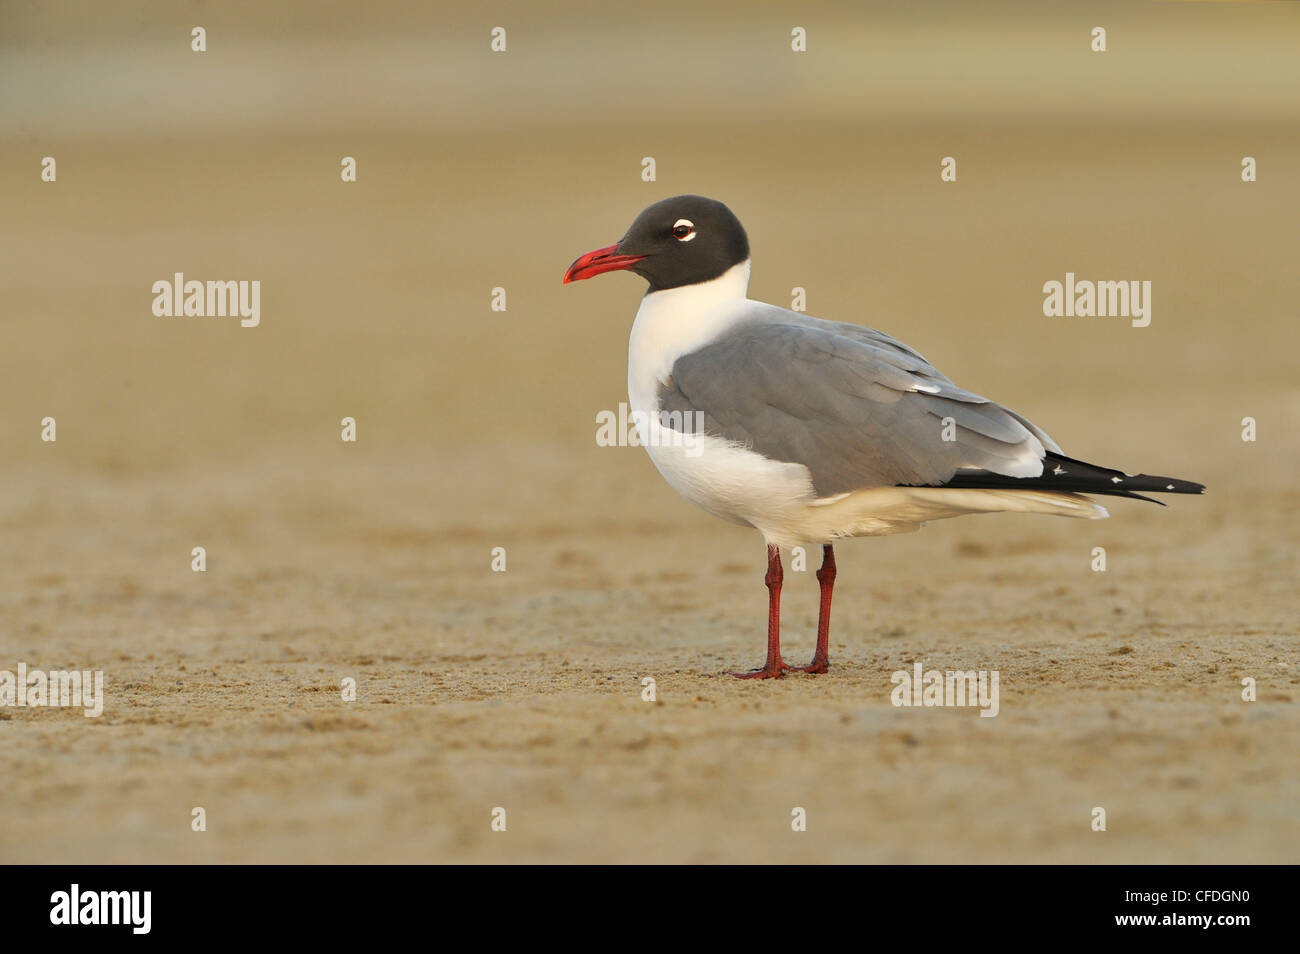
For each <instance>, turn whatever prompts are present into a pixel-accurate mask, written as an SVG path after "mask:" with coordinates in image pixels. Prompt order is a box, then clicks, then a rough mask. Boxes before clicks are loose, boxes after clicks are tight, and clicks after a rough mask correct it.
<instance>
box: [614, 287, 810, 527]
mask: <svg viewBox="0 0 1300 954" xmlns="http://www.w3.org/2000/svg"><path fill="white" fill-rule="evenodd" d="M748 286H749V262H748V261H745V262H741V263H740V264H739V265H736V266H734V267H733V268H731V269H730V270H728V271H727V272H725V273H724V274H722V275H721V276H719V277H718V278H715V279H713V280H712V281H709V282H701V283H700V284H698V285H686V286H683V287H681V288H669V289H665V290H663V291H657V292H652V293H650V294H649V295H646V296H645V298H644V299H642V301H641V307H640V309H639V310H638V311H637V314H636V322H635V323H634V324H633V325H632V335H631V338H630V340H629V342H628V361H627V391H628V401H629V403H630V406H631V408H632V411H633V412H634V415H635V416H636V418H637V420H638V430H639V431H640V432H641V442H642V444H643V445H645V448H646V451H647V452H648V453H649V454H650V459H651V460H653V461H654V463H655V466H656V467H657V468H658V469H659V473H661V474H662V475H663V477H664V479H665V480H666V481H668V483H669V484H670V485H671V486H672V487H673V489H674V490H676V491H677V492H678V493H679V494H681V495H682V496H683V497H685V498H686V499H687V500H690V501H691V502H692V503H695V504H698V505H699V506H701V507H703V508H704V509H705V510H707V511H709V512H710V513H712V514H714V515H715V516H718V517H721V518H723V519H724V520H730V521H732V522H733V523H740V524H747V525H750V526H755V527H758V528H760V529H761V528H763V527H765V526H770V525H771V523H772V521H773V519H774V518H777V517H778V515H785V516H788V517H789V518H793V517H794V516H795V514H797V513H799V512H801V511H802V509H803V508H804V507H806V506H807V505H808V502H809V501H810V500H811V499H812V498H813V496H814V494H813V486H812V478H811V475H810V474H809V473H808V469H807V468H806V467H804V466H803V465H802V464H791V463H782V462H780V461H772V460H767V459H766V458H764V457H763V456H762V455H760V454H756V453H754V452H752V451H749V450H746V449H744V448H742V447H739V446H737V445H734V444H731V443H729V442H727V441H724V440H721V439H720V438H716V437H704V436H702V435H701V434H699V433H698V432H696V431H695V430H693V429H691V428H689V427H688V428H687V432H686V433H681V432H679V431H677V430H676V429H674V428H671V427H665V426H664V425H663V424H662V423H661V422H660V420H659V416H658V415H659V397H658V395H659V388H660V386H661V385H663V384H664V383H665V382H666V381H667V380H668V378H669V377H670V376H671V374H672V368H673V363H674V362H675V361H676V360H677V359H678V358H680V357H681V356H682V355H683V354H687V353H688V352H691V351H695V350H697V349H699V348H701V347H704V346H705V345H707V344H708V343H709V342H710V341H713V340H714V339H716V338H717V337H719V336H720V335H722V334H723V333H725V332H726V331H727V329H729V328H731V327H732V326H733V325H735V324H736V322H737V321H739V320H741V319H742V316H743V314H744V311H745V308H746V306H747V305H751V304H753V303H752V302H750V301H749V300H748V299H747V298H746V297H745V292H746V290H747V288H748Z"/></svg>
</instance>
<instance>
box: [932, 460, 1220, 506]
mask: <svg viewBox="0 0 1300 954" xmlns="http://www.w3.org/2000/svg"><path fill="white" fill-rule="evenodd" d="M943 486H945V487H960V488H967V489H972V490H974V489H986V490H1003V489H1019V490H1060V491H1064V492H1067V493H1076V494H1104V495H1106V496H1108V497H1132V498H1133V499H1135V500H1146V501H1149V502H1150V503H1155V504H1160V505H1161V506H1162V507H1163V506H1164V504H1163V503H1161V502H1160V501H1159V500H1154V499H1152V498H1151V497H1146V496H1143V494H1144V493H1157V494H1203V493H1205V485H1204V484H1198V483H1195V482H1194V481H1191V480H1180V479H1179V478H1177V477H1154V476H1152V475H1150V474H1126V473H1124V472H1123V471H1118V470H1112V469H1111V468H1109V467H1100V466H1098V465H1097V464H1089V463H1086V462H1084V461H1081V460H1075V459H1074V458H1072V457H1066V456H1064V455H1062V454H1056V453H1052V452H1048V454H1047V457H1046V459H1045V460H1044V461H1043V474H1042V476H1041V477H1007V476H1005V475H1004V474H995V473H992V472H991V471H987V470H959V471H957V473H956V474H955V475H953V478H952V479H951V480H950V481H948V482H947V483H946V484H944V485H943Z"/></svg>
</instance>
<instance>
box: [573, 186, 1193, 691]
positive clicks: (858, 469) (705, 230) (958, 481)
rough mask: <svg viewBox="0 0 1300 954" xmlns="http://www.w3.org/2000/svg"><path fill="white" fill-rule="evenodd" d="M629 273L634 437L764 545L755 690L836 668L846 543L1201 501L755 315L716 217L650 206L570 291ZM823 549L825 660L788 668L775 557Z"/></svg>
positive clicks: (818, 333) (809, 327)
mask: <svg viewBox="0 0 1300 954" xmlns="http://www.w3.org/2000/svg"><path fill="white" fill-rule="evenodd" d="M613 271H630V272H632V273H634V274H636V275H639V276H640V277H641V278H644V279H645V280H646V281H647V282H648V283H649V287H648V289H647V290H646V294H645V297H644V298H642V299H641V306H640V307H639V308H638V309H637V313H636V320H635V321H634V322H633V324H632V333H631V337H630V339H629V342H628V363H627V389H628V401H629V406H630V408H631V411H632V417H633V420H634V421H636V425H637V430H638V436H639V438H640V442H641V444H642V445H643V446H644V447H645V448H646V451H647V452H648V453H649V455H650V459H651V460H652V461H653V462H654V465H655V467H657V468H658V470H659V473H660V474H662V475H663V477H664V479H665V480H666V481H668V483H669V484H670V485H671V486H672V487H673V489H675V490H676V491H677V492H678V493H679V494H681V495H682V496H683V497H685V498H686V499H687V500H689V501H691V502H692V503H695V504H697V505H699V506H700V507H702V508H704V509H705V510H707V511H708V512H709V513H711V514H714V515H715V516H717V517H720V518H722V519H724V520H727V521H730V522H732V523H736V524H741V525H743V526H748V527H753V528H754V529H756V530H758V531H759V532H760V533H761V534H762V535H763V539H764V541H765V542H766V544H767V572H766V575H765V576H764V583H765V584H766V586H767V590H768V624H767V659H766V661H765V662H764V664H763V666H762V667H761V668H759V669H755V670H752V671H749V672H743V673H734V674H733V675H736V676H738V677H740V678H745V679H772V678H777V677H779V676H781V675H782V674H783V673H785V672H788V671H791V670H797V671H801V672H808V673H824V672H827V671H828V669H829V667H830V653H829V641H830V612H831V593H832V590H833V587H834V584H835V551H834V548H833V544H834V543H835V541H837V540H840V539H843V538H845V537H861V536H878V535H881V534H890V533H903V532H907V531H911V530H916V529H919V528H920V527H921V526H923V525H924V524H925V523H926V522H927V521H929V520H939V519H943V518H946V517H956V516H961V515H963V514H974V513H995V512H1017V513H1043V514H1053V515H1056V516H1062V517H1080V518H1084V519H1093V520H1096V519H1102V518H1105V517H1107V516H1109V514H1108V513H1107V512H1106V510H1105V509H1104V508H1103V507H1101V506H1100V505H1099V504H1097V503H1096V502H1094V501H1093V500H1091V499H1090V498H1088V497H1087V496H1085V494H1097V495H1104V496H1111V497H1130V498H1136V499H1138V500H1147V501H1150V502H1152V503H1158V502H1159V501H1155V500H1152V499H1151V498H1150V497H1146V496H1144V494H1145V493H1176V494H1199V493H1202V492H1203V491H1204V490H1205V488H1204V486H1203V485H1201V484H1198V483H1193V482H1191V481H1187V480H1179V479H1176V478H1173V477H1153V476H1149V475H1146V474H1127V473H1123V472H1121V471H1118V470H1113V469H1111V468H1108V467H1100V466H1097V465H1095V464H1088V463H1085V462H1083V461H1080V460H1075V459H1074V458H1072V457H1067V456H1065V454H1064V453H1063V452H1062V451H1061V448H1060V447H1059V446H1058V445H1057V444H1056V442H1055V441H1053V440H1052V439H1051V438H1050V437H1049V436H1048V435H1047V433H1046V432H1045V431H1043V429H1042V428H1040V427H1038V426H1036V425H1034V424H1032V423H1030V422H1029V421H1028V420H1027V419H1026V418H1024V417H1022V416H1021V415H1019V414H1017V413H1015V412H1014V411H1011V410H1009V409H1008V408H1005V407H1002V406H1001V405H999V404H995V403H994V402H992V401H990V400H988V399H987V398H983V397H980V396H979V395H978V394H974V393H972V392H970V391H967V390H964V389H962V388H960V387H958V386H957V385H955V384H953V383H952V382H951V381H949V380H948V378H946V377H945V376H944V375H943V374H942V373H940V372H939V371H938V370H937V369H936V368H935V367H934V366H933V365H931V364H930V363H929V362H928V361H926V360H925V358H923V357H922V356H921V355H920V354H919V353H918V352H916V351H914V350H913V349H911V348H909V347H908V346H907V345H905V344H903V343H902V342H899V341H896V340H895V339H893V338H891V337H889V335H886V334H884V333H883V332H880V331H875V330H873V329H871V328H866V327H863V326H861V325H857V324H845V323H840V322H834V321H825V320H822V319H820V318H813V317H810V316H808V315H805V314H802V313H799V312H794V311H789V310H787V309H785V308H779V307H777V306H775V305H769V304H766V303H764V302H759V301H753V300H752V299H750V298H749V297H748V288H749V272H750V256H749V238H748V236H747V235H746V234H745V229H744V227H743V226H741V224H740V220H739V219H737V218H736V216H735V215H734V214H733V213H732V211H731V210H730V209H729V208H727V206H725V205H723V204H722V203H721V202H718V201H717V200H715V199H709V198H705V197H703V196H698V195H679V196H674V197H672V198H668V199H664V200H662V201H660V202H656V203H655V204H654V205H651V206H650V207H649V208H647V209H645V210H644V211H643V212H642V213H641V214H640V215H638V216H637V217H636V219H635V220H634V221H633V222H632V225H631V227H630V228H629V229H628V230H627V233H626V234H625V235H624V236H623V238H622V239H621V240H620V241H619V242H617V243H616V244H614V245H610V246H608V247H605V248H599V249H596V250H595V251H593V252H588V253H587V254H586V255H583V256H581V257H580V258H578V259H577V260H576V261H575V262H574V263H573V264H572V265H570V266H569V269H568V271H567V272H565V274H564V283H565V284H568V283H569V282H574V281H579V280H581V279H585V278H591V277H593V276H595V275H600V274H603V273H605V272H613ZM802 545H813V546H816V545H820V546H821V548H822V565H821V568H820V569H819V570H818V571H817V581H818V584H819V586H820V589H821V603H820V609H819V612H818V617H817V647H816V650H815V651H814V654H813V658H812V661H811V662H810V663H809V664H808V665H807V666H789V665H787V664H786V663H785V661H784V660H783V659H782V658H781V583H782V579H783V570H782V567H781V551H780V548H781V547H793V546H802Z"/></svg>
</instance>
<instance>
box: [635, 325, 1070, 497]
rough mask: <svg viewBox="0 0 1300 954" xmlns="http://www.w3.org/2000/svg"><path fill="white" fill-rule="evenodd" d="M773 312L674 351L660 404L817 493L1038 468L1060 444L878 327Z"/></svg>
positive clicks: (1034, 472)
mask: <svg viewBox="0 0 1300 954" xmlns="http://www.w3.org/2000/svg"><path fill="white" fill-rule="evenodd" d="M782 314H783V315H788V316H789V318H788V319H784V320H780V321H762V322H753V323H747V324H744V325H741V326H740V327H738V328H736V329H734V330H733V331H731V332H729V333H727V334H725V335H724V336H723V337H722V338H720V339H718V340H717V341H715V342H713V343H712V344H709V345H707V346H705V347H704V348H701V349H700V350H698V351H694V352H691V353H690V354H686V355H683V356H682V357H680V358H678V359H677V361H676V362H675V363H674V364H673V367H672V372H671V378H670V380H668V381H667V382H665V383H664V384H663V385H662V386H661V388H660V392H659V400H660V406H661V409H662V410H663V411H669V412H673V411H677V412H683V413H692V412H699V413H700V414H701V415H702V416H703V421H704V427H705V432H706V433H708V434H711V435H715V436H718V437H722V438H724V439H727V440H730V441H735V442H737V443H740V444H744V445H747V446H748V447H750V448H752V449H753V450H755V451H757V452H758V453H760V454H763V455H764V456H765V457H768V458H771V459H773V460H780V461H788V462H793V463H799V464H803V465H804V466H805V467H807V468H808V470H809V471H810V473H811V475H812V482H813V487H814V489H815V491H816V493H817V495H818V496H819V497H826V496H830V495H833V494H839V493H845V492H849V491H853V490H859V489H862V488H865V487H877V486H897V485H929V486H938V485H941V484H944V483H946V482H947V481H948V480H950V479H951V478H952V477H953V475H954V474H955V473H956V472H957V471H958V470H959V469H963V468H970V469H978V470H985V471H989V472H991V473H994V474H1003V475H1006V476H1008V477H1037V476H1039V475H1040V474H1041V473H1042V471H1043V463H1042V462H1043V458H1044V456H1045V451H1046V450H1054V451H1059V450H1060V449H1059V448H1058V447H1057V446H1056V445H1055V444H1054V443H1053V442H1052V440H1051V438H1049V437H1048V436H1047V435H1046V434H1045V433H1043V432H1042V431H1041V430H1039V429H1038V428H1036V427H1034V426H1033V425H1032V424H1030V423H1029V422H1028V421H1026V420H1024V418H1022V417H1020V416H1019V415H1017V414H1014V413H1013V412H1011V411H1008V410H1007V409H1006V408H1003V407H1001V406H999V405H997V404H994V403H993V402H991V401H988V400H986V399H985V398H982V397H980V396H979V395H977V394H972V393H971V392H969V391H965V390H963V389H961V388H959V387H957V386H956V385H954V384H953V383H952V382H951V381H949V380H948V379H947V378H946V377H944V376H943V375H942V374H941V373H939V371H937V370H936V369H935V368H934V367H933V366H931V365H930V364H929V362H927V361H926V360H925V359H924V358H923V357H921V356H920V355H919V354H918V353H916V352H915V351H913V350H912V349H910V348H908V347H907V346H906V345H903V344H901V343H899V342H896V341H894V340H893V339H892V338H890V337H888V336H887V335H884V334H882V333H881V332H878V331H872V330H871V329H869V328H861V327H859V326H857V325H838V324H833V323H831V322H823V321H819V320H817V319H810V318H805V317H804V316H801V315H796V314H795V313H793V312H790V313H786V312H782ZM947 438H951V439H947Z"/></svg>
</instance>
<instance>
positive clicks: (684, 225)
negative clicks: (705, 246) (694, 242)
mask: <svg viewBox="0 0 1300 954" xmlns="http://www.w3.org/2000/svg"><path fill="white" fill-rule="evenodd" d="M673 238H675V239H677V241H679V242H689V241H690V240H691V239H693V238H695V223H694V222H692V221H691V220H690V219H678V220H677V221H676V222H674V223H673Z"/></svg>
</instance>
